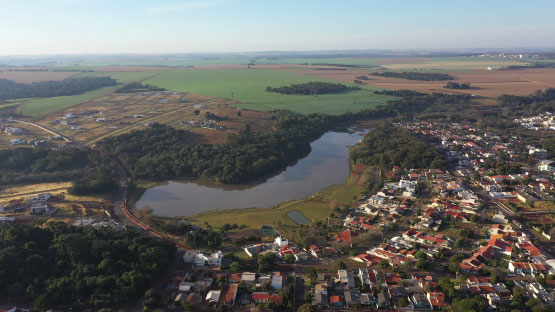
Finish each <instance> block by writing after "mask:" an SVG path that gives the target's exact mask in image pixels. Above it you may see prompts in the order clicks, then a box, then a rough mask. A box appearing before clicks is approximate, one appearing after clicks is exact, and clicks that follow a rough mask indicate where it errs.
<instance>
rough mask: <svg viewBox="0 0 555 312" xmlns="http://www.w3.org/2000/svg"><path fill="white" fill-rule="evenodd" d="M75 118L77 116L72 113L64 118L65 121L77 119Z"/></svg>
mask: <svg viewBox="0 0 555 312" xmlns="http://www.w3.org/2000/svg"><path fill="white" fill-rule="evenodd" d="M75 117H77V115H75V114H72V113H69V114H67V115H65V116H64V119H73V118H75Z"/></svg>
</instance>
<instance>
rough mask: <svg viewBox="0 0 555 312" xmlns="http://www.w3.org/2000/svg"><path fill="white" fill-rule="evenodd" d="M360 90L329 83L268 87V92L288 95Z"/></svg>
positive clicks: (317, 82) (314, 82)
mask: <svg viewBox="0 0 555 312" xmlns="http://www.w3.org/2000/svg"><path fill="white" fill-rule="evenodd" d="M357 90H360V88H359V87H349V86H346V85H343V84H340V83H329V82H319V81H313V82H307V83H301V84H294V85H290V86H283V87H279V88H272V87H267V88H266V92H275V93H281V94H288V95H292V94H295V95H317V94H329V93H340V92H348V91H357Z"/></svg>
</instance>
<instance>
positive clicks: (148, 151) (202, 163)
mask: <svg viewBox="0 0 555 312" xmlns="http://www.w3.org/2000/svg"><path fill="white" fill-rule="evenodd" d="M331 123H332V120H331V117H327V116H326V115H310V116H306V117H305V116H301V115H294V114H282V115H281V116H280V117H278V119H277V121H276V126H275V129H276V131H269V132H265V133H252V132H250V131H249V129H248V128H247V129H245V131H242V132H240V133H238V134H230V135H229V136H228V138H227V143H226V144H223V145H210V144H194V145H193V144H189V143H188V142H187V141H185V140H184V139H183V138H184V137H185V135H186V133H185V131H183V130H176V129H173V128H171V127H168V126H163V125H154V126H152V127H149V128H147V129H145V130H139V131H133V132H131V133H129V134H124V135H121V136H117V137H110V138H107V139H105V140H103V141H101V142H99V144H98V145H99V147H101V148H102V149H105V150H107V151H109V152H110V153H112V154H113V155H117V156H118V157H119V158H120V159H121V160H122V161H123V163H124V165H125V166H126V167H127V168H128V169H129V170H130V171H131V172H132V174H133V176H135V177H136V178H141V179H150V180H166V179H170V178H176V177H185V176H195V177H205V178H209V179H212V180H215V181H217V182H221V183H239V182H245V181H248V180H252V179H256V178H260V177H261V176H264V175H267V174H269V173H272V172H275V171H278V170H281V169H283V168H285V167H287V166H288V165H289V164H290V163H291V162H293V161H295V160H297V159H298V158H299V157H300V156H303V155H306V154H307V153H308V152H309V151H310V142H311V141H312V140H314V139H316V138H318V137H319V136H320V135H322V134H323V133H324V132H325V131H326V130H327V129H329V127H330V125H331Z"/></svg>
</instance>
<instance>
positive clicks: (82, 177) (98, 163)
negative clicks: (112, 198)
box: [0, 147, 118, 194]
mask: <svg viewBox="0 0 555 312" xmlns="http://www.w3.org/2000/svg"><path fill="white" fill-rule="evenodd" d="M0 159H2V162H0V186H1V185H9V184H12V185H13V184H25V183H43V182H54V181H68V180H69V181H75V182H74V183H73V187H72V188H71V189H70V191H71V192H72V193H75V194H94V193H103V192H107V191H110V190H112V189H114V188H115V186H116V183H117V179H118V176H117V169H116V168H115V166H114V165H113V164H112V163H111V162H110V161H106V160H105V159H104V158H102V156H101V155H100V154H99V153H98V152H96V151H93V150H91V149H88V148H77V147H72V148H64V149H61V150H49V149H43V148H38V149H32V148H18V149H14V150H2V151H0Z"/></svg>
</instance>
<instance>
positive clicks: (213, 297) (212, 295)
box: [206, 290, 222, 303]
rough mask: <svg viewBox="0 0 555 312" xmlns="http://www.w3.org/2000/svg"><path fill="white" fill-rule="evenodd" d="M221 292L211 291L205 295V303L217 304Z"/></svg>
mask: <svg viewBox="0 0 555 312" xmlns="http://www.w3.org/2000/svg"><path fill="white" fill-rule="evenodd" d="M221 293H222V292H221V291H220V290H211V291H209V292H208V294H207V295H206V301H208V302H216V303H217V302H218V301H220V295H221Z"/></svg>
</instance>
